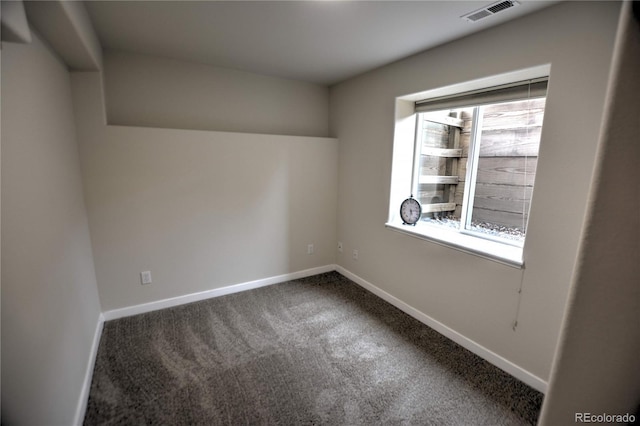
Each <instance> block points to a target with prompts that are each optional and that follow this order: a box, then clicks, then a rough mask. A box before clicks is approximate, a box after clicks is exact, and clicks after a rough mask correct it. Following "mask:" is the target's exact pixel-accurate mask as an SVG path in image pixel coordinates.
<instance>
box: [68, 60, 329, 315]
mask: <svg viewBox="0 0 640 426" xmlns="http://www.w3.org/2000/svg"><path fill="white" fill-rule="evenodd" d="M158 72H161V70H158ZM72 81H73V93H74V102H75V111H76V117H77V123H78V134H79V140H80V141H81V142H80V144H81V150H80V151H81V158H82V166H83V176H84V184H85V197H86V203H87V209H88V212H89V222H90V229H91V239H92V243H93V252H94V256H95V264H96V274H97V280H98V288H99V292H100V300H101V302H102V307H103V309H104V310H105V311H109V310H113V309H118V308H123V307H128V306H133V305H137V304H141V303H146V302H152V301H157V300H161V299H165V298H169V297H175V296H180V295H185V294H190V293H195V292H199V291H205V290H210V289H215V288H219V287H224V286H228V285H231V284H237V283H243V282H247V281H252V280H256V279H262V278H266V277H271V276H276V275H281V274H285V273H289V272H296V271H301V270H305V269H309V268H313V267H318V266H325V265H330V264H334V263H335V241H336V238H335V230H336V219H335V212H336V200H337V153H338V148H337V141H336V140H335V139H330V138H314V137H301V136H277V135H259V134H247V133H224V132H211V131H196V130H175V129H158V128H143V127H125V126H106V125H105V124H104V118H103V117H104V111H103V107H102V93H101V81H100V75H99V74H98V73H74V74H73V77H72ZM307 244H314V246H315V253H314V254H313V255H307ZM146 270H150V271H151V273H152V276H153V284H151V285H147V286H142V285H140V278H139V273H140V272H141V271H146Z"/></svg>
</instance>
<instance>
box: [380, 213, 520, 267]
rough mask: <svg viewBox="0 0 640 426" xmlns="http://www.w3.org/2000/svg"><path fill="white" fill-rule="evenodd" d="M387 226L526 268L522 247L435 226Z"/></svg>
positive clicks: (466, 251) (496, 260)
mask: <svg viewBox="0 0 640 426" xmlns="http://www.w3.org/2000/svg"><path fill="white" fill-rule="evenodd" d="M385 226H386V227H387V228H389V229H391V230H393V231H396V232H401V233H403V234H407V235H410V236H412V237H416V238H420V239H422V240H427V241H430V242H433V243H436V244H440V245H443V246H445V247H450V248H453V249H456V250H460V251H463V252H465V253H469V254H473V255H475V256H480V257H483V258H485V259H488V260H492V261H494V262H500V263H503V264H505V265H508V266H511V267H514V268H523V267H524V261H523V258H522V251H523V249H522V247H516V246H512V245H509V244H503V243H499V242H496V241H491V240H485V239H483V238H478V237H474V236H471V235H465V234H461V233H459V232H457V231H451V230H447V229H439V228H438V227H435V226H429V225H425V224H420V223H418V224H417V225H416V226H409V225H403V224H402V223H396V222H389V223H386V224H385Z"/></svg>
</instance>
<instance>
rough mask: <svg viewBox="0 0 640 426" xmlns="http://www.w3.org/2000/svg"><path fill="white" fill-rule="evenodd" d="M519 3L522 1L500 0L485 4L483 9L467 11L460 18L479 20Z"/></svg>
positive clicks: (470, 20) (471, 20)
mask: <svg viewBox="0 0 640 426" xmlns="http://www.w3.org/2000/svg"><path fill="white" fill-rule="evenodd" d="M519 4H520V3H518V2H517V1H515V0H504V1H499V2H497V3H492V4H490V5H488V6H485V7H483V8H482V9H478V10H475V11H473V12H471V13H467V14H466V15H462V16H461V17H460V18H462V19H464V20H467V21H469V22H478V21H479V20H481V19H484V18H488V17H489V16H493V15H495V14H496V13H500V12H502V11H504V10H507V9H511V8H512V7H515V6H518V5H519Z"/></svg>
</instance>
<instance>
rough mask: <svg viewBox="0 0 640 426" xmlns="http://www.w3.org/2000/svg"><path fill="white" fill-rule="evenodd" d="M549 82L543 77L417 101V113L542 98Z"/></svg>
mask: <svg viewBox="0 0 640 426" xmlns="http://www.w3.org/2000/svg"><path fill="white" fill-rule="evenodd" d="M548 81H549V78H548V77H541V78H536V79H533V80H525V81H519V82H514V83H509V84H503V85H500V86H494V87H488V88H484V89H478V90H472V91H469V92H462V93H456V94H453V95H447V96H439V97H435V98H429V99H423V100H420V101H416V112H430V111H438V110H443V109H455V108H461V107H465V106H475V105H487V104H494V103H498V102H508V101H516V100H520V99H528V98H540V97H543V96H546V94H547V83H548Z"/></svg>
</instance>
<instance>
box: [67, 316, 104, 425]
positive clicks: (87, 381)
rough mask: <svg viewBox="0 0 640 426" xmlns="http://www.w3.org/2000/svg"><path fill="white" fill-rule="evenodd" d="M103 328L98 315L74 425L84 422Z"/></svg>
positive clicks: (102, 321)
mask: <svg viewBox="0 0 640 426" xmlns="http://www.w3.org/2000/svg"><path fill="white" fill-rule="evenodd" d="M103 326H104V316H103V315H102V314H100V316H98V323H97V324H96V331H95V333H94V334H93V342H92V343H91V352H90V353H89V361H88V362H87V368H86V371H85V373H84V383H83V384H82V389H81V391H80V398H79V400H78V408H77V409H76V415H75V418H74V421H73V424H74V425H82V423H83V421H84V414H85V412H86V411H87V402H88V401H89V391H90V390H91V379H92V378H93V369H94V367H95V365H96V356H97V355H98V346H99V345H100V336H102V327H103Z"/></svg>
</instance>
